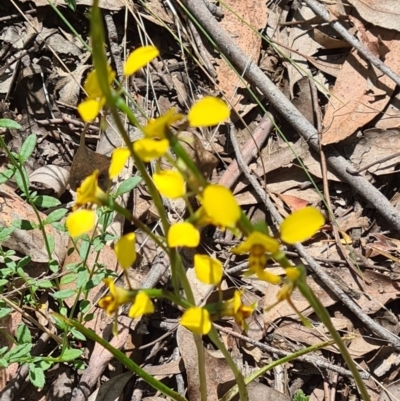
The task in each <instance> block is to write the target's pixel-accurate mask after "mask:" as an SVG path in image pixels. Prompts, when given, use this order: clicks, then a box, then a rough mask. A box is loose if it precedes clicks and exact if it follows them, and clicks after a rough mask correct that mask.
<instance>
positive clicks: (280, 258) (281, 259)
mask: <svg viewBox="0 0 400 401" xmlns="http://www.w3.org/2000/svg"><path fill="white" fill-rule="evenodd" d="M272 259H274V260H275V262H277V263H279V264H280V265H281V266H282V267H283V268H285V267H294V266H293V265H292V264H291V263H290V262H289V259H288V258H287V256H286V254H285V252H283V251H281V250H279V251H278V252H276V253H274V254H273V255H272Z"/></svg>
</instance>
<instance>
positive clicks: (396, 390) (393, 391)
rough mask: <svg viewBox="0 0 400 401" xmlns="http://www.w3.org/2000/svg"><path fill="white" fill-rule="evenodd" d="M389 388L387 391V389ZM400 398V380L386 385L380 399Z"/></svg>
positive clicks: (383, 400)
mask: <svg viewBox="0 0 400 401" xmlns="http://www.w3.org/2000/svg"><path fill="white" fill-rule="evenodd" d="M386 390H387V391H386ZM399 399H400V380H397V381H395V382H394V383H391V384H389V385H388V386H385V387H384V389H383V390H382V392H381V395H380V397H379V399H378V401H398V400H399Z"/></svg>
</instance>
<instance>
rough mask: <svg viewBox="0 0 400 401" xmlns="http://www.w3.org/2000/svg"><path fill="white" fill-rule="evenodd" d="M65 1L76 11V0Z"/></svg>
mask: <svg viewBox="0 0 400 401" xmlns="http://www.w3.org/2000/svg"><path fill="white" fill-rule="evenodd" d="M64 1H65V2H66V3H67V4H68V7H69V8H70V9H71V10H72V11H76V1H75V0H64Z"/></svg>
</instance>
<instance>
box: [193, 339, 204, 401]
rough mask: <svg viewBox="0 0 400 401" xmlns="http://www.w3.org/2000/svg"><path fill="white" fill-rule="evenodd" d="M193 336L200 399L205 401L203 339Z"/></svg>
mask: <svg viewBox="0 0 400 401" xmlns="http://www.w3.org/2000/svg"><path fill="white" fill-rule="evenodd" d="M192 334H193V338H194V343H195V344H196V350H197V364H198V368H199V382H200V399H201V401H207V376H206V358H205V355H204V347H203V338H202V336H201V335H200V334H195V333H192Z"/></svg>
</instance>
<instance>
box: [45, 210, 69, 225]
mask: <svg viewBox="0 0 400 401" xmlns="http://www.w3.org/2000/svg"><path fill="white" fill-rule="evenodd" d="M67 213H68V209H58V210H54V211H53V212H51V213H50V214H49V215H48V216H47V217H46V218H45V220H44V221H43V224H51V223H55V222H57V221H60V220H61V219H62V218H63V217H64V216H65V215H66V214H67Z"/></svg>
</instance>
